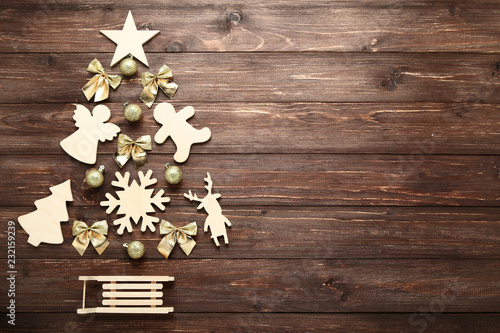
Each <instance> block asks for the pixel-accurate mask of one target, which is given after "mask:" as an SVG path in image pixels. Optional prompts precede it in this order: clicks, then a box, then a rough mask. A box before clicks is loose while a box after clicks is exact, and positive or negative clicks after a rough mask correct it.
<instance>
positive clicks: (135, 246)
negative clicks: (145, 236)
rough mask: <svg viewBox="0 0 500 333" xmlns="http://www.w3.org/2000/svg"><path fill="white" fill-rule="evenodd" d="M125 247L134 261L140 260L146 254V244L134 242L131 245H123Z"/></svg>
mask: <svg viewBox="0 0 500 333" xmlns="http://www.w3.org/2000/svg"><path fill="white" fill-rule="evenodd" d="M123 247H124V248H125V249H126V250H127V254H128V255H129V257H130V258H132V259H140V258H142V256H143V255H144V253H145V252H146V248H145V247H144V244H142V243H141V242H139V241H133V242H131V243H125V244H123Z"/></svg>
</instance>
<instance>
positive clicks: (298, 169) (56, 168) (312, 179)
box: [0, 154, 500, 209]
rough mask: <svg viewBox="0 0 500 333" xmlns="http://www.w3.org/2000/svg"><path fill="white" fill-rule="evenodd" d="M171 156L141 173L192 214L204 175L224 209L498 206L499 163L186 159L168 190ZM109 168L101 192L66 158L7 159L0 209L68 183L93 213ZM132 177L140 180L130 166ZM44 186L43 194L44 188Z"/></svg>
mask: <svg viewBox="0 0 500 333" xmlns="http://www.w3.org/2000/svg"><path fill="white" fill-rule="evenodd" d="M171 158H172V154H168V155H167V154H164V155H159V154H158V155H154V156H151V158H150V162H149V163H148V164H147V165H146V166H145V167H144V168H143V169H144V170H143V171H147V170H149V169H151V170H153V177H155V178H157V179H159V182H158V184H157V185H156V186H155V187H154V188H156V189H159V188H163V189H165V191H166V194H165V195H167V196H169V197H170V198H171V200H172V201H171V203H169V204H167V209H168V207H170V206H172V205H173V204H174V203H175V205H182V206H191V207H193V208H195V207H196V205H195V204H192V203H190V202H189V200H187V199H185V198H184V197H183V195H182V194H183V193H185V192H186V191H187V190H192V191H193V192H194V193H204V192H205V189H204V185H205V184H204V181H203V178H204V177H206V173H207V172H210V174H211V175H212V179H213V180H214V190H215V191H217V193H221V194H222V196H223V198H222V199H221V205H222V208H223V209H224V207H226V209H227V207H228V206H233V205H269V206H281V205H285V206H338V205H365V206H369V205H385V206H387V205H389V206H447V205H453V206H460V205H462V206H498V204H499V200H500V198H499V197H498V193H499V190H500V182H499V181H498V179H499V174H498V157H497V156H473V155H471V156H453V155H428V156H426V155H417V156H405V155H403V156H397V155H324V154H292V155H289V154H258V155H243V154H237V155H231V154H210V155H205V154H192V155H191V156H190V158H189V160H188V161H187V162H186V163H185V164H184V165H183V166H182V170H183V180H182V186H176V187H174V186H167V183H166V181H165V180H164V178H163V172H164V170H165V166H164V164H165V163H166V162H169V161H171ZM101 163H103V164H104V165H105V166H106V167H107V171H106V174H105V184H104V185H103V186H101V187H100V188H99V189H97V190H95V191H85V190H82V188H81V186H82V182H83V179H84V174H85V170H87V169H89V166H88V165H84V164H82V163H79V162H77V161H75V160H74V159H72V158H71V157H69V156H67V155H43V156H37V158H36V159H33V158H32V156H31V155H6V156H4V157H3V168H2V169H1V170H0V177H1V178H2V179H4V186H3V187H1V188H0V198H1V199H0V206H3V207H6V206H27V207H32V203H33V202H34V201H35V200H37V199H39V198H41V197H44V196H47V195H48V194H50V193H49V190H48V187H49V186H51V185H54V184H59V183H61V182H63V181H64V180H66V179H71V181H72V189H73V191H74V192H73V198H74V201H73V202H72V203H71V204H69V206H77V207H78V206H88V205H89V204H91V205H97V204H98V202H100V201H101V200H104V195H105V193H107V192H110V191H112V192H113V193H114V191H115V190H119V188H115V187H112V186H111V181H113V180H114V179H115V177H114V174H115V172H116V171H117V170H119V168H118V166H117V165H116V163H115V162H114V161H113V160H112V157H111V156H109V155H99V156H98V159H97V165H99V164H101ZM125 171H130V172H131V174H132V177H131V179H138V176H137V172H136V171H135V169H134V166H133V163H131V162H129V163H128V164H127V165H125V166H124V168H123V169H122V170H120V172H121V173H122V174H123V173H124V172H125ZM48 185H49V186H48Z"/></svg>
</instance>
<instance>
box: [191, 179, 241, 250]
mask: <svg viewBox="0 0 500 333" xmlns="http://www.w3.org/2000/svg"><path fill="white" fill-rule="evenodd" d="M205 181H206V182H207V186H205V188H206V189H207V191H208V194H207V195H206V196H205V197H204V198H203V199H200V198H198V196H197V195H196V194H194V195H193V193H192V192H191V190H190V191H189V193H184V196H185V197H186V198H188V199H189V201H198V202H200V204H199V205H198V207H197V209H202V208H205V211H206V212H207V213H208V216H207V218H206V220H205V224H204V226H203V230H204V231H205V232H207V231H208V228H209V227H210V233H211V234H212V236H211V237H210V238H212V239H213V240H214V242H215V245H217V246H219V240H218V239H217V237H219V236H223V237H224V243H225V244H229V240H228V238H227V232H226V224H227V226H228V227H230V226H231V222H229V220H228V219H227V217H225V216H224V215H222V208H221V207H220V205H219V202H217V199H218V198H220V197H221V195H220V193H212V185H213V182H212V178H211V177H210V174H209V173H208V172H207V178H205Z"/></svg>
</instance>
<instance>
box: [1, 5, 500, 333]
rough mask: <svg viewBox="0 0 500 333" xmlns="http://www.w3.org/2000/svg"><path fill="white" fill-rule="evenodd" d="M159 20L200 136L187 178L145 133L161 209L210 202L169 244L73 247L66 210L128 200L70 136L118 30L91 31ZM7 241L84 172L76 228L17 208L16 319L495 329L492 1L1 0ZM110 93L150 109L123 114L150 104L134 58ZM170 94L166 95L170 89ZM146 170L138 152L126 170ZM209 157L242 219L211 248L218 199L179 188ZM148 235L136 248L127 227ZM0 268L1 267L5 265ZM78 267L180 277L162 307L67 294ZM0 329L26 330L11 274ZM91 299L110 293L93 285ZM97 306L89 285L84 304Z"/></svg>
mask: <svg viewBox="0 0 500 333" xmlns="http://www.w3.org/2000/svg"><path fill="white" fill-rule="evenodd" d="M128 10H131V11H132V13H133V15H134V19H135V23H136V25H137V27H138V29H153V30H160V31H161V33H160V34H159V35H158V36H156V37H155V38H154V39H152V40H151V41H150V42H148V43H147V44H145V46H144V50H145V52H146V55H147V58H148V61H149V64H150V69H149V70H150V71H151V72H154V73H156V72H157V71H158V69H159V68H160V67H161V66H162V65H163V64H167V65H168V66H169V67H170V68H172V70H173V73H174V76H175V82H176V83H177V84H179V87H180V88H179V91H178V93H177V95H176V96H175V98H174V99H173V101H172V103H173V105H174V106H175V107H176V109H178V110H179V109H180V108H182V107H184V106H188V105H192V106H194V108H195V110H196V115H195V116H194V118H193V119H192V120H191V121H190V123H191V124H193V126H195V127H197V128H201V127H203V126H208V127H210V128H211V130H212V139H211V140H210V141H208V142H207V143H205V144H199V145H195V146H193V149H192V151H191V152H192V155H191V156H190V157H189V159H188V161H187V162H186V163H184V164H182V165H181V168H182V171H183V173H184V178H183V181H182V183H181V184H180V185H179V186H175V187H174V186H168V185H167V183H166V182H165V180H164V179H163V170H164V164H165V163H167V162H170V163H172V162H173V160H172V155H173V153H174V152H175V147H174V145H173V143H172V142H171V141H169V142H167V143H165V144H163V145H156V144H154V145H153V150H152V151H151V152H150V153H148V155H149V156H150V163H149V164H148V165H147V166H146V167H145V170H148V169H151V170H153V174H154V175H155V176H156V177H157V178H158V179H159V183H158V185H157V186H156V187H154V188H155V189H157V190H158V189H160V188H162V189H165V191H166V193H167V195H168V196H169V197H170V198H171V199H172V201H171V203H170V204H168V206H167V208H166V210H165V212H158V213H156V214H155V216H158V217H160V218H162V219H168V220H169V221H171V222H172V223H174V224H176V225H182V224H185V223H188V222H191V221H197V222H198V225H199V226H200V227H199V234H198V236H197V237H196V241H197V243H198V244H197V246H196V247H195V249H194V250H193V253H192V254H191V255H190V256H189V257H186V256H185V255H184V253H183V252H182V251H181V250H180V249H179V247H176V248H175V249H174V251H173V252H172V254H171V258H170V259H168V260H166V259H164V258H163V257H162V256H161V255H160V253H158V251H157V250H156V245H157V244H158V242H159V241H160V239H161V236H160V235H159V232H158V230H157V231H156V232H155V233H152V232H149V231H148V232H145V233H141V232H140V230H139V226H135V229H134V231H133V233H131V234H128V233H126V234H124V235H123V236H119V235H117V233H116V227H115V226H112V225H111V226H110V234H109V237H108V238H109V240H110V242H111V245H110V247H109V248H108V249H107V250H106V252H104V253H103V255H102V256H98V254H97V253H96V252H95V250H94V249H93V248H91V247H89V249H88V250H87V252H86V253H85V254H84V255H83V257H80V255H79V254H78V252H77V251H76V250H75V249H74V248H73V247H72V246H71V243H72V240H73V237H72V235H71V226H72V223H73V221H74V220H75V219H83V220H85V221H88V222H93V221H98V220H101V219H108V221H109V222H111V221H112V220H114V219H115V218H116V214H112V215H110V216H108V215H106V213H105V211H104V209H103V208H102V207H100V206H99V202H100V201H101V200H103V199H104V194H105V193H107V192H110V191H111V192H112V193H114V189H113V188H112V186H111V185H110V183H111V181H112V180H113V179H114V176H113V175H114V173H115V171H117V170H118V167H117V165H116V163H115V162H114V161H113V159H112V156H111V155H112V153H113V152H114V151H115V150H116V140H115V141H113V142H106V143H101V144H100V145H99V155H98V161H97V165H100V164H104V165H105V166H106V173H105V175H106V180H105V185H104V186H103V187H102V188H100V189H98V190H96V191H92V190H88V189H83V188H82V181H83V178H84V172H85V170H87V169H88V168H89V167H90V166H88V165H84V164H82V163H80V162H78V161H76V160H74V159H72V158H71V157H70V156H68V155H66V154H65V153H64V152H63V151H62V149H61V148H60V146H59V142H60V141H61V140H62V139H64V138H65V137H67V136H68V135H70V134H71V133H73V132H74V131H75V130H76V128H75V126H74V121H73V119H72V117H73V111H74V109H75V103H80V104H83V105H86V106H87V107H89V108H92V107H93V106H94V105H95V103H93V102H87V101H86V99H85V97H84V95H83V93H82V91H81V88H82V87H83V86H84V85H85V83H86V82H87V80H88V79H90V78H91V77H92V74H90V73H88V72H87V71H86V68H87V65H88V64H89V62H90V61H91V60H92V59H94V58H98V59H99V60H100V61H101V62H102V64H103V66H104V68H105V70H106V72H108V73H110V74H118V73H119V68H118V66H115V67H113V68H110V67H109V63H110V61H111V58H112V56H113V53H114V50H115V45H114V44H113V43H112V42H111V41H110V40H108V39H107V38H106V37H105V36H103V35H102V34H100V33H99V30H109V29H121V28H122V26H123V24H124V22H125V18H126V15H127V12H128ZM0 15H1V20H0V64H1V66H0V74H1V75H0V77H1V81H0V82H1V87H2V94H0V115H1V122H0V136H1V142H2V157H1V169H0V170H1V174H0V177H1V179H2V182H1V185H2V186H1V187H0V198H1V199H0V200H1V201H0V205H1V206H2V209H1V210H0V215H1V223H2V226H3V228H2V232H1V233H0V244H2V245H1V249H2V250H1V256H2V258H3V261H4V263H6V261H7V247H6V245H5V244H6V240H7V222H8V221H9V220H13V221H16V220H17V217H18V216H19V215H22V214H25V213H27V212H30V211H33V210H34V209H35V207H34V205H33V202H34V201H35V200H37V199H40V198H43V197H45V196H47V195H49V194H50V192H49V190H48V188H49V187H50V186H53V185H56V184H59V183H61V182H62V181H64V180H66V179H70V180H71V182H72V190H73V196H74V199H75V200H74V201H73V202H72V203H70V204H69V205H68V210H69V215H70V222H69V223H62V224H61V226H62V229H63V233H64V237H65V240H64V243H63V244H61V245H47V244H42V245H40V246H39V247H38V248H35V247H33V246H31V245H29V244H28V243H27V237H28V235H27V234H26V233H25V232H24V231H23V230H22V229H21V228H20V226H19V225H17V235H16V236H17V237H16V266H15V268H16V271H17V274H16V278H15V305H16V322H15V323H16V326H15V328H16V329H18V330H20V331H25V332H37V331H40V332H41V331H44V332H46V331H49V332H89V331H93V332H98V331H108V332H109V331H123V330H125V329H131V330H132V331H135V332H139V331H143V332H151V331H155V330H158V331H159V330H162V331H176V332H181V331H182V332H205V331H212V332H214V331H217V332H280V331H295V332H306V331H307V332H384V333H385V332H498V330H499V325H500V315H499V314H498V312H499V311H500V261H499V258H500V226H499V224H498V220H499V217H500V209H499V203H500V191H499V190H500V179H499V178H500V171H499V157H498V155H499V153H500V130H499V124H500V104H499V103H500V93H499V92H500V3H499V2H498V1H495V0H479V1H476V2H474V3H469V2H466V1H426V0H415V1H385V0H382V1H379V0H368V1H335V2H328V1H317V0H310V1H300V2H299V1H285V0H274V1H262V2H260V1H253V0H245V1H236V0H235V1H220V0H210V1H205V0H202V1H192V0H189V1H177V2H175V1H165V0H151V1H147V2H143V3H141V2H140V1H131V0H123V1H119V2H116V1H115V3H111V2H108V3H102V1H97V0H86V1H80V0H61V1H58V2H57V3H45V2H44V1H41V0H7V2H5V1H4V2H3V3H2V4H1V5H0ZM146 70H148V69H147V68H146V67H145V66H143V65H141V64H139V70H138V74H136V75H135V76H134V77H133V78H132V79H124V81H123V83H122V84H121V86H120V87H119V88H118V89H117V90H116V91H111V92H110V97H109V99H107V100H106V101H105V102H104V104H105V105H107V106H108V107H109V108H110V109H111V111H112V118H111V120H110V121H111V122H113V123H115V124H117V125H119V126H120V127H121V129H122V133H124V134H128V135H129V136H131V137H133V138H136V137H138V136H140V135H144V134H151V135H154V133H156V131H157V130H158V129H159V125H158V124H157V123H156V122H155V121H154V119H153V114H152V110H153V109H148V108H147V107H146V106H144V105H142V109H143V112H144V116H143V119H142V120H141V121H140V123H139V124H136V125H131V124H129V123H128V122H127V121H126V120H125V119H124V117H123V107H122V104H123V103H124V102H125V101H129V102H136V103H140V101H139V95H140V92H141V90H142V87H141V84H140V73H141V72H143V71H146ZM167 101H169V100H168V98H167V97H166V96H165V95H164V94H163V93H161V92H160V94H159V95H158V97H157V102H167ZM121 171H122V172H124V171H129V172H131V173H132V177H133V178H137V172H136V171H135V169H134V168H133V165H132V163H131V162H129V163H128V164H127V165H126V166H125V167H124V168H123V169H122V170H121ZM207 171H208V172H210V174H211V175H212V178H213V180H214V191H216V192H218V193H221V194H222V199H221V200H220V203H221V206H222V208H223V211H224V214H225V215H226V216H227V217H228V218H229V219H230V220H231V222H232V223H233V227H232V228H231V229H229V231H228V235H229V242H230V244H229V245H228V246H224V245H223V246H221V248H216V246H215V245H214V244H213V242H212V241H211V240H210V236H209V234H208V233H203V231H202V229H201V225H202V223H203V221H204V219H205V217H206V214H205V213H204V212H203V211H197V210H196V204H194V203H191V202H189V201H188V200H186V199H185V198H183V196H182V194H183V193H184V192H186V191H187V190H188V189H190V190H193V192H196V193H200V194H201V193H204V188H203V186H204V183H203V177H204V176H205V175H206V172H207ZM131 240H141V241H142V242H143V243H144V244H145V245H146V249H147V252H146V255H145V257H144V258H143V259H141V260H137V261H133V260H131V259H129V258H128V257H127V255H126V252H125V251H124V250H123V248H122V244H123V243H124V242H128V241H131ZM2 267H3V271H4V272H7V270H8V268H7V265H6V264H5V265H3V266H2ZM79 275H169V276H175V282H174V283H172V284H171V286H169V287H168V288H167V289H166V290H165V296H164V301H165V304H166V305H168V306H173V307H174V308H175V312H174V313H172V314H168V315H147V316H143V315H127V316H123V315H104V314H101V315H88V316H82V315H77V314H76V309H77V308H78V307H79V306H81V293H82V291H81V288H82V286H81V282H80V281H78V276H79ZM0 287H1V289H0V293H1V296H0V300H1V305H2V307H1V311H2V312H3V314H2V320H1V322H0V328H1V330H6V329H9V330H11V329H13V326H11V325H8V324H7V319H8V318H7V317H6V315H5V312H7V311H8V310H7V309H6V305H8V304H9V303H8V302H9V300H10V299H11V298H10V297H7V290H8V289H9V284H8V282H7V280H6V278H5V276H4V278H2V279H1V282H0ZM89 288H90V289H89V290H88V291H87V295H88V296H87V297H88V298H89V297H90V298H92V296H94V299H96V302H97V301H98V300H99V298H100V295H99V294H98V289H97V287H96V289H95V290H92V289H91V287H89ZM89 306H90V305H89Z"/></svg>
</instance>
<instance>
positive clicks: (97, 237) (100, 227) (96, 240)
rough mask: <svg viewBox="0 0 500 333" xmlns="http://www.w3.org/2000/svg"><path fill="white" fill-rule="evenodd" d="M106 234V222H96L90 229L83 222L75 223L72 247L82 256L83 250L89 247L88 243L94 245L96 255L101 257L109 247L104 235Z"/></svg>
mask: <svg viewBox="0 0 500 333" xmlns="http://www.w3.org/2000/svg"><path fill="white" fill-rule="evenodd" d="M107 234H108V223H107V222H106V221H98V222H95V223H94V224H92V226H91V227H89V226H87V223H85V222H83V221H75V222H74V223H73V236H76V237H75V240H74V241H73V246H74V247H75V249H76V250H77V251H78V253H80V255H82V256H83V254H84V253H85V250H87V247H88V246H89V242H91V243H92V245H94V248H95V249H96V251H97V253H99V255H101V254H102V253H103V252H104V250H106V248H107V247H108V245H109V241H108V239H107V238H106V236H105V235H107Z"/></svg>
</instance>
